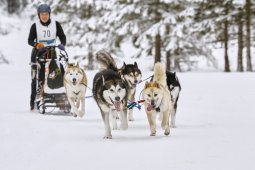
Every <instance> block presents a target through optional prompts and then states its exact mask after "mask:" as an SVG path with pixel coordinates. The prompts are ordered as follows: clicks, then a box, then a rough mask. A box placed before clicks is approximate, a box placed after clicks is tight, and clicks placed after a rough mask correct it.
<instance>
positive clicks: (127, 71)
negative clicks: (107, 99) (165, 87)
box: [119, 62, 142, 121]
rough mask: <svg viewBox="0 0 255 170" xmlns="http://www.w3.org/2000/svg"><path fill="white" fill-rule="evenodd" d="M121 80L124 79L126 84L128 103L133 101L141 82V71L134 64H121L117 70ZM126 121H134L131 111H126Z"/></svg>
mask: <svg viewBox="0 0 255 170" xmlns="http://www.w3.org/2000/svg"><path fill="white" fill-rule="evenodd" d="M119 72H120V74H121V77H122V79H124V80H125V81H126V82H127V84H128V90H129V93H128V100H129V101H130V102H134V101H135V93H136V86H137V84H138V83H140V82H141V78H142V73H141V70H140V69H139V68H138V65H137V63H136V62H134V64H126V63H125V62H124V63H123V66H122V68H121V69H120V70H119ZM128 120H129V121H134V120H135V119H134V116H133V109H129V110H128Z"/></svg>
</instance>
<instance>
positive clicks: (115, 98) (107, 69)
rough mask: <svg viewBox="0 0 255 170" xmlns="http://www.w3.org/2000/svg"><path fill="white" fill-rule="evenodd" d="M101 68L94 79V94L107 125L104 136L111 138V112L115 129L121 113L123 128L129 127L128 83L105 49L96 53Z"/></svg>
mask: <svg viewBox="0 0 255 170" xmlns="http://www.w3.org/2000/svg"><path fill="white" fill-rule="evenodd" d="M96 57H97V61H98V62H99V63H100V65H101V67H100V70H101V71H99V72H98V73H97V74H96V75H95V77H94V80H93V96H94V98H95V100H96V102H97V105H98V107H99V108H100V111H101V115H102V118H103V121H104V125H105V135H104V138H106V139H111V138H112V134H111V126H110V114H111V116H112V126H113V130H116V129H118V125H117V117H118V115H120V121H121V125H120V127H121V129H123V130H125V129H127V128H128V121H127V97H128V88H127V83H126V82H125V81H124V80H122V78H121V76H120V74H119V72H118V69H117V67H116V63H115V62H114V60H113V58H112V57H111V55H110V54H109V53H108V52H106V51H105V50H101V51H99V52H97V53H96Z"/></svg>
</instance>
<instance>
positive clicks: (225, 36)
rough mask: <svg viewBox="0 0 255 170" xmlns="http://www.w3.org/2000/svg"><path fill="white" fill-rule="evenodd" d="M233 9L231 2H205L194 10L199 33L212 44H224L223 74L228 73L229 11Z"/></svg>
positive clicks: (228, 0)
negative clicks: (199, 25)
mask: <svg viewBox="0 0 255 170" xmlns="http://www.w3.org/2000/svg"><path fill="white" fill-rule="evenodd" d="M232 9H233V1H232V0H224V1H223V2H222V1H215V0H205V1H202V2H200V3H199V6H198V8H197V9H196V17H195V21H197V22H198V23H199V24H201V25H202V26H201V27H200V28H201V29H200V32H201V33H202V34H203V35H204V36H207V38H208V39H209V40H210V41H212V42H214V43H217V42H221V43H223V44H224V60H225V67H224V71H225V72H230V65H229V56H228V46H229V45H228V43H229V24H230V22H231V20H232V19H231V14H230V11H231V10H232Z"/></svg>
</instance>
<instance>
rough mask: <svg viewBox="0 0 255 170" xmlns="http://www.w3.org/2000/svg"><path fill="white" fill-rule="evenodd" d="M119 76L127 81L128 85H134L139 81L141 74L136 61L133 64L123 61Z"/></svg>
mask: <svg viewBox="0 0 255 170" xmlns="http://www.w3.org/2000/svg"><path fill="white" fill-rule="evenodd" d="M121 76H122V77H123V78H124V79H125V80H126V81H127V82H128V85H129V87H136V85H137V84H138V83H140V82H141V78H142V74H141V70H140V69H139V68H138V65H137V63H136V62H134V64H126V63H125V62H124V63H123V66H122V68H121Z"/></svg>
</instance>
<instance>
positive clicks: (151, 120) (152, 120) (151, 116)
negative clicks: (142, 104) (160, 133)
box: [146, 112, 156, 136]
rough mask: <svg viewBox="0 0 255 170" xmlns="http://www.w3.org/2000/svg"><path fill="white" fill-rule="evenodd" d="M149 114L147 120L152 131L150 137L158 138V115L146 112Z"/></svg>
mask: <svg viewBox="0 0 255 170" xmlns="http://www.w3.org/2000/svg"><path fill="white" fill-rule="evenodd" d="M146 113H147V118H148V121H149V125H150V131H151V134H150V136H156V115H154V114H153V113H152V112H150V113H149V112H146Z"/></svg>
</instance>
